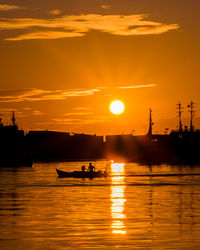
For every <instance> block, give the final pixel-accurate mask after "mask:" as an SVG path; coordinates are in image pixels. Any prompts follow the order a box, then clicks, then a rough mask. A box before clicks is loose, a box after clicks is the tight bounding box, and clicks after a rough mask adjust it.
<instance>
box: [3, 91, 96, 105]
mask: <svg viewBox="0 0 200 250" xmlns="http://www.w3.org/2000/svg"><path fill="white" fill-rule="evenodd" d="M96 92H99V90H98V89H89V90H82V89H77V90H42V89H23V90H0V102H23V101H46V100H65V99H67V98H68V97H81V96H89V95H93V94H95V93H96Z"/></svg>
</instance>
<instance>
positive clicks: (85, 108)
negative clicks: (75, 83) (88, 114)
mask: <svg viewBox="0 0 200 250" xmlns="http://www.w3.org/2000/svg"><path fill="white" fill-rule="evenodd" d="M74 109H75V110H91V109H92V108H89V107H76V108H74Z"/></svg>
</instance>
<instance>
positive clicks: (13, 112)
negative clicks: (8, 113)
mask: <svg viewBox="0 0 200 250" xmlns="http://www.w3.org/2000/svg"><path fill="white" fill-rule="evenodd" d="M12 124H13V126H16V123H15V111H12Z"/></svg>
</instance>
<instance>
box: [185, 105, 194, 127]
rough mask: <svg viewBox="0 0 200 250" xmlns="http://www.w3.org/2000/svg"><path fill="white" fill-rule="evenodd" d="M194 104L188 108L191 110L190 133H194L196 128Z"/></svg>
mask: <svg viewBox="0 0 200 250" xmlns="http://www.w3.org/2000/svg"><path fill="white" fill-rule="evenodd" d="M194 104H195V103H194V102H193V101H191V103H190V104H189V105H188V106H187V107H188V108H189V112H190V132H193V131H194V126H193V117H194V116H195V111H194V107H195V106H194Z"/></svg>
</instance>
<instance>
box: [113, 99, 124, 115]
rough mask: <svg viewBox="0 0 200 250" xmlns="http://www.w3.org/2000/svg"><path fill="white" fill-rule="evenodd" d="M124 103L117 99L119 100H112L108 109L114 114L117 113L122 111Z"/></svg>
mask: <svg viewBox="0 0 200 250" xmlns="http://www.w3.org/2000/svg"><path fill="white" fill-rule="evenodd" d="M124 109H125V107H124V104H123V102H121V101H119V100H116V101H113V102H112V103H111V104H110V111H111V112H112V113H113V114H115V115H119V114H121V113H123V112H124Z"/></svg>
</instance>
